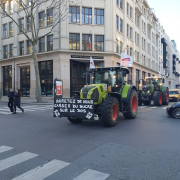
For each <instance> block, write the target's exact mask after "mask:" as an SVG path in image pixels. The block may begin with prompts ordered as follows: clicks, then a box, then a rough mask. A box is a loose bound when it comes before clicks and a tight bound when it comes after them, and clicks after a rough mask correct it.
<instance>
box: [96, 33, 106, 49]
mask: <svg viewBox="0 0 180 180" xmlns="http://www.w3.org/2000/svg"><path fill="white" fill-rule="evenodd" d="M94 51H104V36H101V35H95V38H94Z"/></svg>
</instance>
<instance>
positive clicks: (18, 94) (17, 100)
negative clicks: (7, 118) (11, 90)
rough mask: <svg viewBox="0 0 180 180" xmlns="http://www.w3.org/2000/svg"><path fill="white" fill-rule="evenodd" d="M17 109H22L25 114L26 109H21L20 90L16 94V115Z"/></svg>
mask: <svg viewBox="0 0 180 180" xmlns="http://www.w3.org/2000/svg"><path fill="white" fill-rule="evenodd" d="M16 107H18V108H19V109H21V111H22V112H24V109H22V108H21V93H20V90H19V89H17V90H16V93H15V94H14V113H13V114H16Z"/></svg>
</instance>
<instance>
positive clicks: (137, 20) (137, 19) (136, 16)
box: [135, 14, 139, 27]
mask: <svg viewBox="0 0 180 180" xmlns="http://www.w3.org/2000/svg"><path fill="white" fill-rule="evenodd" d="M135 23H136V26H138V27H139V16H138V15H137V14H135Z"/></svg>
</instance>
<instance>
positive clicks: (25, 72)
mask: <svg viewBox="0 0 180 180" xmlns="http://www.w3.org/2000/svg"><path fill="white" fill-rule="evenodd" d="M20 76H21V77H20V87H21V92H22V96H23V97H24V96H29V95H30V67H25V68H21V69H20Z"/></svg>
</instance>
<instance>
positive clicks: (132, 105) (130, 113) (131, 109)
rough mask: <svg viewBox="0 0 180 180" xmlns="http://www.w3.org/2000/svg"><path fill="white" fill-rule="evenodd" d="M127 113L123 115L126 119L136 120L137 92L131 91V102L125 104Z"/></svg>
mask: <svg viewBox="0 0 180 180" xmlns="http://www.w3.org/2000/svg"><path fill="white" fill-rule="evenodd" d="M125 106H126V107H125V108H126V113H123V115H124V117H125V118H126V119H134V118H135V117H136V114H137V110H138V97H137V92H136V91H135V90H132V91H131V94H130V97H129V101H128V103H127V104H125Z"/></svg>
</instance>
